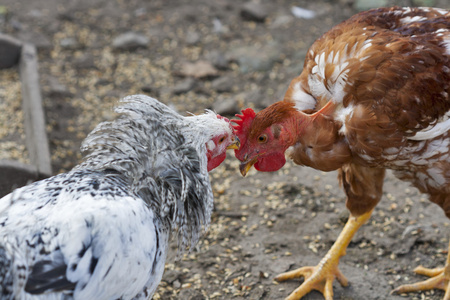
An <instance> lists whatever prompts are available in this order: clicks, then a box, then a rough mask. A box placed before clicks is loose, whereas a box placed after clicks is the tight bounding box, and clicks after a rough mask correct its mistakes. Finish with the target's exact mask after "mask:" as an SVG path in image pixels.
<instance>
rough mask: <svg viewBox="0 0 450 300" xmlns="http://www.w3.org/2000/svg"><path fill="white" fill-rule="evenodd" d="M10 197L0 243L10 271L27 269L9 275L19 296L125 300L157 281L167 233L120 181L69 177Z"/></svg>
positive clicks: (73, 174) (95, 175) (108, 177)
mask: <svg viewBox="0 0 450 300" xmlns="http://www.w3.org/2000/svg"><path fill="white" fill-rule="evenodd" d="M56 186H59V187H61V188H60V189H59V190H58V192H54V191H55V187H56ZM15 195H16V196H15V197H16V198H15V199H8V198H7V199H6V200H7V201H9V202H10V203H12V204H11V205H10V207H9V208H8V209H7V210H5V211H4V212H3V213H2V214H1V215H0V220H1V221H0V223H1V226H2V230H1V233H0V237H1V238H2V239H0V240H2V243H3V246H4V248H5V249H8V250H7V252H8V253H7V255H8V256H9V257H10V258H12V261H14V266H13V268H14V270H22V269H23V270H29V271H28V272H29V273H27V274H26V276H14V277H15V278H16V279H17V278H18V280H19V281H20V280H22V282H16V283H15V284H16V285H17V284H18V285H19V286H20V285H22V286H24V290H25V292H27V293H30V294H40V293H44V292H58V291H60V292H64V293H66V294H67V293H69V294H70V293H73V294H74V295H75V296H77V297H79V298H80V299H100V298H101V299H109V298H111V299H116V298H122V297H123V298H128V299H131V298H132V297H134V296H135V295H137V294H138V293H139V292H141V291H142V290H143V287H145V286H146V285H147V284H148V282H149V281H150V282H152V278H153V279H154V281H156V282H159V280H160V278H161V276H162V272H163V268H164V262H165V256H166V253H165V252H166V247H167V240H168V235H169V233H168V230H167V229H166V228H164V226H162V225H161V224H160V223H159V221H158V218H156V217H155V216H154V214H153V212H152V211H150V210H149V208H148V207H147V206H146V205H145V203H144V202H143V201H141V200H140V199H139V198H137V197H135V196H133V195H132V194H130V192H129V189H128V183H127V180H126V179H125V178H124V177H123V176H122V175H120V174H117V173H114V172H113V173H111V174H106V175H105V174H104V173H102V172H86V171H84V172H83V171H76V172H71V173H68V174H62V175H58V176H55V177H53V178H50V179H47V180H44V181H41V182H38V183H35V184H33V185H31V186H29V187H25V188H22V189H20V190H19V191H18V192H17V193H16V194H15ZM17 195H19V196H17ZM43 199H46V200H43ZM4 200H5V199H2V200H0V201H4ZM99 287H102V288H99Z"/></svg>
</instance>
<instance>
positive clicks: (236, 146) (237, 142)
mask: <svg viewBox="0 0 450 300" xmlns="http://www.w3.org/2000/svg"><path fill="white" fill-rule="evenodd" d="M240 147H241V141H240V140H239V138H238V137H235V139H234V141H233V143H231V144H230V145H228V147H227V149H234V150H239V148H240Z"/></svg>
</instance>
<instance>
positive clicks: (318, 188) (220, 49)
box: [0, 0, 450, 300]
mask: <svg viewBox="0 0 450 300" xmlns="http://www.w3.org/2000/svg"><path fill="white" fill-rule="evenodd" d="M356 2H357V1H351V0H341V1H337V0H336V1H326V0H315V1H308V0H303V1H302V0H298V1H288V0H273V1H268V0H267V1H265V0H262V1H260V2H259V3H260V4H261V6H260V7H257V9H261V11H258V10H257V11H256V12H255V13H253V18H256V19H255V20H251V18H252V15H251V14H250V16H249V15H248V14H247V15H245V14H244V15H242V14H241V12H242V7H243V4H244V2H242V1H237V0H216V1H209V0H191V1H181V0H179V1H175V0H151V1H145V0H127V1H125V0H114V1H109V0H74V1H67V2H66V3H65V4H63V1H58V0H32V1H31V0H28V1H27V0H19V1H17V0H3V1H2V3H1V4H0V6H1V7H2V9H0V26H1V27H0V31H2V32H4V33H7V34H10V35H12V36H15V37H17V38H20V39H22V40H26V41H29V42H33V43H35V44H36V45H37V46H38V48H39V60H40V75H41V83H42V92H43V98H44V104H45V111H46V118H47V124H48V126H47V127H48V134H49V139H50V147H51V151H52V162H53V169H54V172H55V173H59V172H62V171H65V170H69V169H70V168H71V167H73V166H74V165H75V164H76V163H77V162H78V161H79V159H80V155H79V150H78V149H79V146H80V143H81V141H82V139H83V138H84V137H85V136H86V134H87V133H88V132H89V131H90V130H91V129H92V128H93V127H94V126H95V125H96V124H97V123H98V122H100V121H103V120H107V119H109V118H111V116H112V113H111V108H112V107H113V106H114V105H115V103H116V102H117V100H118V99H120V98H121V97H123V96H126V95H129V94H136V93H144V94H148V95H150V96H153V97H155V98H157V99H159V100H160V101H162V102H164V103H167V104H169V105H171V106H172V107H174V108H175V109H177V110H179V111H180V112H185V111H190V112H193V113H198V112H201V111H202V110H203V109H204V108H213V109H216V110H217V111H219V112H221V113H223V114H225V115H227V114H231V115H233V114H234V113H235V112H238V111H239V109H240V108H243V107H246V106H253V107H255V108H256V109H261V108H262V107H265V106H266V105H268V104H270V103H272V102H274V101H277V100H280V99H281V97H282V95H283V93H284V91H285V90H286V88H287V85H288V84H289V82H290V80H291V79H292V78H294V77H295V76H296V75H298V74H300V71H301V69H302V64H303V59H304V56H305V53H306V51H307V49H308V47H309V46H310V45H311V44H312V43H313V41H314V40H315V39H317V38H318V37H319V36H320V35H321V34H322V33H324V32H326V31H327V30H328V29H330V28H331V27H332V26H333V25H334V24H337V23H338V22H340V21H342V20H344V19H346V18H348V17H350V16H351V15H353V14H355V13H357V10H356V9H355V3H356ZM374 2H376V1H374ZM400 2H402V1H397V2H396V3H397V4H401V3H400ZM403 2H405V4H408V3H409V1H403ZM403 2H402V3H403ZM422 2H426V1H422ZM432 2H433V3H434V4H435V5H436V6H441V7H443V8H450V6H449V5H448V3H447V2H446V1H441V2H439V1H432ZM294 5H295V6H298V7H303V8H307V9H309V10H312V11H314V12H316V16H315V17H314V18H312V19H302V18H296V17H294V16H293V14H292V13H291V8H292V6H294ZM261 15H262V19H263V20H262V21H260V20H258V17H261ZM129 31H133V32H135V33H137V34H140V35H142V36H141V38H142V37H144V38H147V41H144V43H143V45H141V46H140V47H135V46H133V45H131V46H130V45H128V46H122V47H118V46H117V45H116V44H114V40H115V39H116V38H117V37H118V36H119V35H120V34H123V33H126V32H129ZM198 61H203V62H204V65H205V64H206V65H207V67H203V68H200V70H199V69H198V68H197V69H194V70H193V71H189V70H188V71H187V68H188V67H189V64H188V63H195V62H198ZM14 72H16V70H14V69H13V70H7V71H1V72H0V78H1V81H2V83H1V84H2V86H1V89H2V95H3V96H4V95H10V96H11V95H16V94H17V96H13V97H12V98H17V101H20V92H18V91H17V89H20V87H17V84H14V81H15V80H17V76H16V75H14ZM8 89H11V90H8ZM1 99H2V98H0V100H1ZM13 101H15V100H14V99H13ZM16 103H20V102H16ZM19 110H20V106H17V108H16V112H17V114H18V115H19V114H20V112H19ZM6 137H7V136H6ZM18 142H19V143H20V140H19V141H18ZM211 180H212V184H213V187H214V192H215V196H216V199H215V212H214V214H213V218H212V222H211V228H210V229H209V231H208V232H207V234H206V235H205V237H204V239H203V240H202V241H201V242H200V244H199V246H198V251H194V252H193V253H190V254H187V255H185V256H184V257H183V258H182V259H181V260H180V261H175V260H174V257H175V251H171V253H170V255H169V256H170V257H169V259H168V263H167V267H166V272H165V274H164V277H163V280H162V282H161V284H160V287H159V289H158V291H157V294H156V295H155V296H154V299H183V300H201V299H283V298H284V297H285V296H287V295H288V294H289V293H290V292H291V291H293V290H294V289H295V288H296V287H297V286H298V285H299V282H300V281H290V282H286V283H276V282H274V281H273V278H274V276H276V275H277V274H278V273H280V272H284V271H287V270H292V269H294V268H297V267H301V266H305V265H315V264H317V263H318V262H319V261H320V259H321V258H322V257H323V256H324V255H325V254H326V252H327V251H328V249H329V248H330V246H331V245H332V243H333V241H334V240H335V239H336V237H337V236H338V234H339V232H340V231H341V230H342V228H343V226H344V224H345V221H346V219H347V217H348V212H347V210H346V209H345V196H344V193H343V192H342V190H341V189H340V188H339V186H338V184H337V179H336V174H335V173H334V172H332V173H322V172H317V171H315V170H312V169H309V168H304V167H299V166H294V165H292V164H290V163H288V164H287V165H286V166H285V167H284V168H283V169H282V170H281V171H279V172H275V173H256V171H254V170H253V171H252V172H250V174H249V175H248V176H247V177H245V178H242V177H241V176H240V174H239V172H238V162H237V161H236V159H235V158H234V156H233V155H232V153H231V152H230V155H229V157H228V158H227V160H226V161H225V163H224V164H223V165H222V166H220V167H219V168H217V169H216V170H214V171H213V172H212V173H211ZM448 231H449V220H448V219H447V218H445V216H444V214H443V212H442V211H441V210H440V209H439V208H438V207H437V206H436V205H434V204H431V203H430V202H428V201H427V199H426V197H425V196H424V195H421V194H420V193H419V192H418V191H417V190H416V189H415V188H412V187H410V186H409V185H408V184H405V183H403V182H400V181H398V180H396V179H395V178H394V177H393V176H391V175H390V174H389V176H388V177H387V178H386V183H385V189H384V196H383V200H382V201H381V203H380V204H379V205H378V207H377V208H376V210H375V212H374V215H373V217H372V218H371V220H370V222H369V224H367V225H365V226H363V227H362V229H361V230H360V231H359V232H358V233H357V235H356V236H355V238H354V239H353V241H352V242H351V244H350V245H349V247H348V251H347V255H346V256H344V257H343V258H342V259H341V262H340V268H341V270H342V272H343V273H344V274H345V275H346V276H347V278H348V279H349V281H350V286H349V287H346V288H343V287H341V286H340V285H339V284H338V283H337V282H335V283H334V293H335V299H347V300H349V299H358V300H361V299H441V298H442V297H443V292H441V291H429V292H425V293H415V294H409V295H401V296H398V295H390V291H391V290H392V289H393V288H395V287H396V286H398V285H400V284H404V283H408V282H415V281H419V280H422V279H423V277H422V276H418V275H415V274H414V273H413V269H414V268H415V267H416V266H417V265H419V264H422V265H424V266H427V267H437V266H441V265H443V264H444V262H445V258H446V255H447V245H448ZM174 247H175V245H174V246H173V249H172V250H174V249H175V248H174ZM304 299H323V297H322V295H321V294H319V293H317V292H312V293H310V294H308V295H307V296H306V297H305V298H304Z"/></svg>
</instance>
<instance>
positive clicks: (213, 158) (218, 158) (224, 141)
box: [206, 134, 239, 172]
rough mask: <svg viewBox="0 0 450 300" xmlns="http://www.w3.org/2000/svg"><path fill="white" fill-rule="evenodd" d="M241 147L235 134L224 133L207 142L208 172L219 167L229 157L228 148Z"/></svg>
mask: <svg viewBox="0 0 450 300" xmlns="http://www.w3.org/2000/svg"><path fill="white" fill-rule="evenodd" d="M237 148H239V140H238V139H236V137H235V136H234V135H229V134H222V135H219V136H216V137H214V138H213V139H212V140H210V141H209V142H208V143H207V144H206V149H207V151H206V157H207V159H208V164H207V168H208V172H209V171H211V170H213V169H215V168H217V167H218V166H219V165H220V164H221V163H222V162H223V161H224V160H225V158H226V157H227V149H237Z"/></svg>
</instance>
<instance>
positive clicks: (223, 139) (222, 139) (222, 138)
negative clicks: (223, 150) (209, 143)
mask: <svg viewBox="0 0 450 300" xmlns="http://www.w3.org/2000/svg"><path fill="white" fill-rule="evenodd" d="M223 141H225V137H224V136H223V137H221V138H220V140H219V144H222V143H223Z"/></svg>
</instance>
